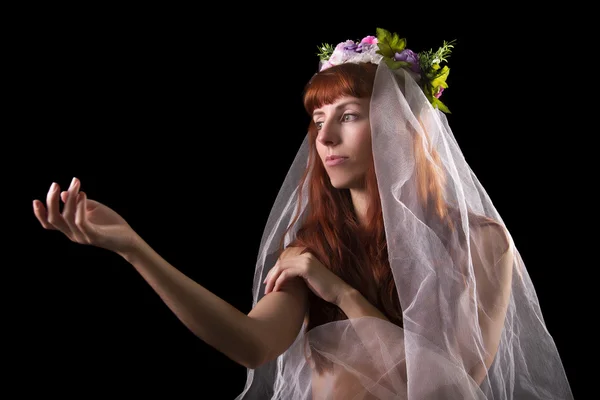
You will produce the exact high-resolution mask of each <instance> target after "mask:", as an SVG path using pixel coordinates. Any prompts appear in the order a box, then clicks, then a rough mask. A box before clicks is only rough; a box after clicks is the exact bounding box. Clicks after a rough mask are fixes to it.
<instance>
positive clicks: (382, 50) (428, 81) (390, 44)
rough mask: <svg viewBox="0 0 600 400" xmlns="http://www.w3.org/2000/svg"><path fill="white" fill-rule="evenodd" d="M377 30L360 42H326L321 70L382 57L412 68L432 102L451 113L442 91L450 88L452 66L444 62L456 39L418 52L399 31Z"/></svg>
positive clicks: (394, 64)
mask: <svg viewBox="0 0 600 400" xmlns="http://www.w3.org/2000/svg"><path fill="white" fill-rule="evenodd" d="M376 32H377V36H376V37H375V36H366V37H365V38H363V39H362V40H360V41H356V42H355V41H353V40H346V41H345V42H341V43H339V44H338V45H337V46H336V47H335V48H334V47H333V46H332V45H330V44H322V45H321V46H320V47H319V53H318V56H319V58H320V59H321V62H320V67H319V71H323V70H325V69H327V68H330V67H332V66H334V65H339V64H344V63H350V62H353V63H359V62H371V63H373V64H379V63H380V62H381V61H382V60H383V61H384V62H385V63H386V64H387V66H388V67H389V68H390V69H398V68H408V69H409V70H410V71H411V72H412V73H413V74H416V80H417V82H419V85H420V86H421V89H422V90H423V92H424V93H425V96H426V97H427V99H429V101H430V103H431V104H432V105H433V106H434V107H437V108H438V109H440V110H441V111H443V112H445V113H448V114H450V110H449V109H448V107H446V105H445V104H444V103H442V101H441V100H440V96H441V95H442V92H443V91H444V89H446V88H448V84H447V83H446V78H448V74H449V73H450V68H448V66H447V65H444V66H443V67H442V66H441V65H440V64H441V63H442V62H444V61H445V62H447V61H448V60H447V57H449V56H450V53H451V52H452V48H454V45H453V43H454V42H455V41H454V40H452V41H450V42H446V41H444V44H443V45H442V47H440V48H439V49H438V50H437V51H435V52H434V51H433V50H427V51H422V52H419V53H415V52H414V51H412V50H410V49H407V48H406V39H404V38H400V37H399V36H398V35H397V34H396V33H394V34H392V33H390V32H388V31H386V30H385V29H382V28H377V31H376Z"/></svg>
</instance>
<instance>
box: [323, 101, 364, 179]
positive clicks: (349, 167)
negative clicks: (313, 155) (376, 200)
mask: <svg viewBox="0 0 600 400" xmlns="http://www.w3.org/2000/svg"><path fill="white" fill-rule="evenodd" d="M313 121H314V122H315V124H316V126H317V140H316V147H317V152H318V154H319V157H320V159H321V162H322V163H323V166H324V167H325V170H326V171H327V174H328V175H329V179H330V180H331V184H332V185H333V187H335V188H337V189H360V188H362V185H363V179H364V177H365V174H366V171H367V169H368V167H369V166H370V165H371V164H372V162H373V155H372V152H371V126H370V124H369V99H358V98H356V97H343V98H341V99H339V100H337V101H336V102H335V103H333V104H327V105H324V106H323V107H321V108H318V109H316V110H315V111H314V112H313ZM330 158H331V159H330Z"/></svg>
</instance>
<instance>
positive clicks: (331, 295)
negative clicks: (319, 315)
mask: <svg viewBox="0 0 600 400" xmlns="http://www.w3.org/2000/svg"><path fill="white" fill-rule="evenodd" d="M302 250H303V249H296V248H288V249H287V251H289V253H288V255H286V256H283V257H281V258H280V259H279V260H278V261H277V263H276V264H275V265H274V266H273V268H271V270H270V271H269V273H268V274H267V277H266V278H265V280H264V281H263V283H266V286H265V295H266V294H268V293H270V292H276V291H277V290H279V288H280V287H281V286H282V285H283V284H284V282H285V281H287V280H289V279H292V278H294V277H300V278H302V279H304V281H305V282H306V285H307V286H308V288H309V289H310V290H312V292H313V293H314V294H316V295H317V296H319V297H320V298H322V299H323V300H325V301H327V302H329V303H332V304H336V305H337V304H338V302H339V301H340V299H341V298H342V297H343V295H344V294H345V293H346V292H347V291H348V290H349V289H351V287H350V285H348V284H347V283H346V282H344V281H343V280H342V279H341V278H340V277H339V276H337V275H336V274H334V273H333V272H331V271H330V270H329V269H328V268H326V267H325V266H324V265H323V264H322V263H321V262H320V261H319V260H317V258H316V257H315V256H314V255H313V254H311V253H310V252H306V253H304V254H300V253H301V251H302Z"/></svg>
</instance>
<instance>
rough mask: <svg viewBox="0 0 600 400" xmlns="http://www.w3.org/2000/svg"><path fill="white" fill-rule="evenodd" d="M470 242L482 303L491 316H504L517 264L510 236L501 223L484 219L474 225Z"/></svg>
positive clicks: (481, 305)
mask: <svg viewBox="0 0 600 400" xmlns="http://www.w3.org/2000/svg"><path fill="white" fill-rule="evenodd" d="M470 245H471V246H470V249H471V260H472V262H473V264H472V265H473V272H474V274H475V279H476V281H477V292H478V294H479V300H480V304H479V306H480V307H483V309H485V310H486V313H488V314H489V315H492V314H495V313H496V312H497V313H499V314H498V315H501V314H502V312H503V310H505V308H506V305H507V302H508V298H509V293H510V287H511V283H512V278H513V276H512V272H513V267H514V265H515V264H514V262H515V257H514V250H513V245H512V240H511V238H510V235H509V233H508V231H507V230H506V228H505V227H504V226H503V225H502V224H501V223H499V222H497V221H494V220H491V219H490V220H488V219H485V220H483V221H479V222H478V223H476V224H474V225H472V226H471V238H470ZM492 310H495V311H492Z"/></svg>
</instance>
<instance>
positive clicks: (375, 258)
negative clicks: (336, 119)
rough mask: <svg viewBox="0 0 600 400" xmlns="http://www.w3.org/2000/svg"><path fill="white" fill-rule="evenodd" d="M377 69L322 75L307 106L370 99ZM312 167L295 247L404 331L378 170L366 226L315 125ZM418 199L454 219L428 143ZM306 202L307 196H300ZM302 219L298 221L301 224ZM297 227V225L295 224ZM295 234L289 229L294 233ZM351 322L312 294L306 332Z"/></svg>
mask: <svg viewBox="0 0 600 400" xmlns="http://www.w3.org/2000/svg"><path fill="white" fill-rule="evenodd" d="M376 71H377V65H375V64H370V63H362V64H354V63H347V64H341V65H338V66H335V67H331V68H329V69H326V70H324V71H322V72H320V73H319V74H316V75H315V76H314V77H313V78H312V79H311V80H310V82H309V83H308V84H307V86H306V88H305V92H304V107H305V109H306V111H307V112H308V114H309V115H312V112H313V110H315V109H316V108H319V107H321V106H323V105H325V104H330V103H332V102H334V101H335V100H336V99H338V98H340V97H342V96H353V97H358V98H370V96H371V94H372V91H373V83H374V80H375V74H376ZM308 132H309V141H310V150H309V163H308V167H307V169H306V171H305V172H304V175H303V177H302V179H301V181H300V184H299V188H302V187H304V183H305V181H306V179H308V177H309V176H310V181H309V184H308V192H309V193H308V205H307V210H306V219H305V220H304V222H303V225H302V227H301V228H300V229H299V230H298V232H297V235H296V237H295V239H294V240H293V242H292V243H290V245H289V246H297V247H304V248H306V251H309V252H311V253H312V254H313V255H314V256H315V257H316V258H317V259H318V260H319V261H321V263H322V264H323V265H325V266H326V267H327V268H329V269H330V270H331V271H332V272H334V273H335V274H336V275H338V276H339V277H340V278H342V279H343V280H344V281H345V282H346V283H348V284H349V285H350V286H352V287H353V288H355V289H356V290H358V291H359V292H360V293H361V294H362V295H363V296H364V297H365V298H366V299H367V300H368V301H369V302H370V303H371V304H373V305H374V306H375V307H377V308H378V309H379V310H380V311H381V312H382V313H383V314H384V315H386V317H387V318H388V319H389V320H390V321H391V322H392V323H394V324H397V325H399V326H402V309H401V307H400V303H399V299H398V294H397V291H396V285H395V282H394V277H393V276H392V271H391V269H390V265H389V262H388V253H387V242H386V237H385V231H384V225H383V215H382V209H381V203H380V199H379V190H378V187H377V177H376V175H375V169H374V165H371V166H370V168H369V169H368V171H367V173H366V176H365V182H364V184H365V187H366V191H367V193H368V195H369V198H370V207H369V209H368V212H367V223H366V224H363V225H360V224H359V223H358V220H357V216H356V214H355V213H354V210H353V205H352V200H351V198H350V192H349V190H348V189H341V190H340V189H336V188H334V187H333V186H332V185H331V183H330V180H329V177H328V175H327V172H326V170H325V168H324V167H323V164H322V162H321V160H320V159H319V157H318V154H317V150H316V137H317V129H316V126H315V124H314V122H313V121H312V120H311V122H310V123H309V129H308ZM428 151H429V155H430V156H431V157H432V159H433V160H434V162H438V161H439V157H438V155H437V153H435V151H434V149H428ZM415 156H416V162H417V169H416V176H415V179H417V187H418V195H419V199H420V201H421V202H422V205H423V206H424V207H425V208H426V209H428V210H429V211H433V213H432V214H434V215H436V218H439V219H440V220H442V221H443V220H448V218H447V216H448V210H447V207H446V205H445V204H446V203H445V201H444V198H443V182H442V181H441V179H440V177H439V173H438V172H437V171H436V170H435V169H436V166H435V165H433V164H432V163H431V162H429V161H428V160H427V157H426V156H425V153H424V150H423V143H416V142H415ZM299 196H300V198H301V197H302V196H303V193H302V192H300V193H299ZM297 219H298V215H296V219H295V220H294V221H293V223H295V222H296V221H297ZM293 223H292V224H291V225H293ZM288 229H289V228H288ZM342 319H347V316H346V315H345V314H344V312H343V311H342V310H341V309H339V308H338V307H337V306H335V305H334V304H331V303H328V302H326V301H324V300H322V299H321V298H319V297H318V296H316V295H314V294H313V293H312V292H311V293H310V296H309V311H308V315H307V327H306V330H307V331H308V330H310V329H312V328H314V327H316V326H319V325H322V324H325V323H327V322H331V321H336V320H342ZM313 359H314V361H315V362H316V367H317V369H318V370H320V367H321V366H325V365H326V364H329V363H328V362H327V360H326V359H324V358H323V357H319V355H318V354H313Z"/></svg>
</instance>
